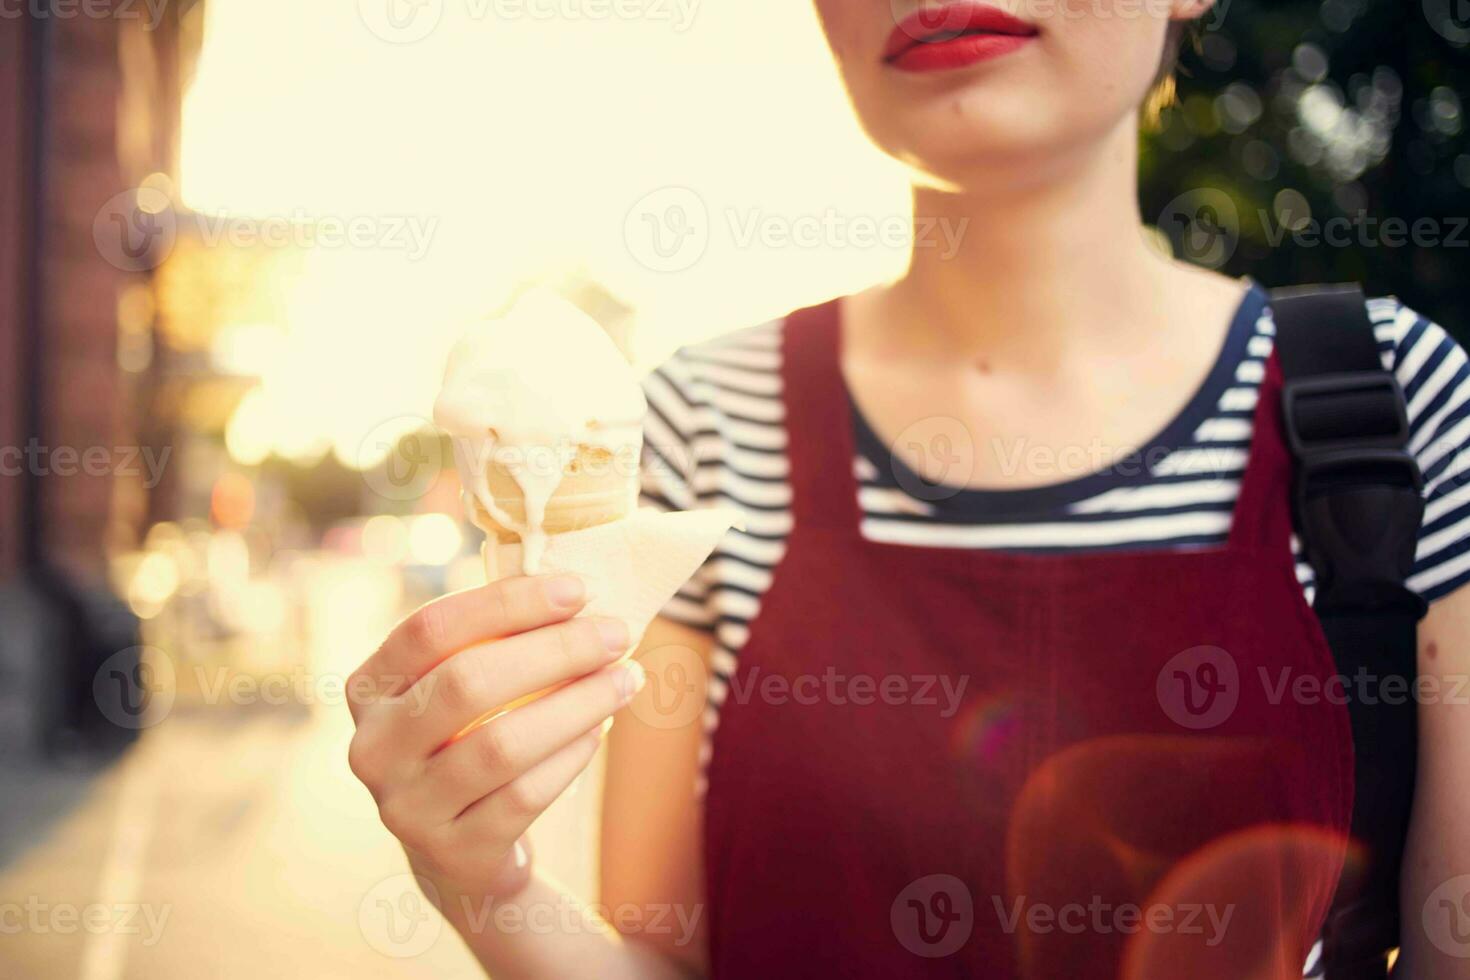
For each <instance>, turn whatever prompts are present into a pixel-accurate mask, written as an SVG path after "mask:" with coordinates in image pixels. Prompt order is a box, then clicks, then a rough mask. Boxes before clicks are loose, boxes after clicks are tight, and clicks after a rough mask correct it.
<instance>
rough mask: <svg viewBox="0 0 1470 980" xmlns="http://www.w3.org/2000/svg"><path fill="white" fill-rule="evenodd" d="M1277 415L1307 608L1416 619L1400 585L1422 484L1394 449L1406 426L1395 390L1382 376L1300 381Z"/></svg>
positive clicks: (1415, 531) (1412, 545) (1416, 607)
mask: <svg viewBox="0 0 1470 980" xmlns="http://www.w3.org/2000/svg"><path fill="white" fill-rule="evenodd" d="M1282 405H1283V416H1284V418H1283V421H1284V423H1285V425H1284V427H1285V430H1286V436H1287V439H1288V441H1289V442H1290V444H1291V449H1292V453H1293V454H1294V455H1295V456H1296V458H1297V461H1298V466H1297V482H1296V488H1295V489H1296V508H1297V519H1298V521H1299V522H1300V524H1301V528H1300V529H1301V531H1302V537H1303V539H1304V541H1305V542H1307V547H1308V548H1309V550H1310V552H1311V554H1309V555H1308V558H1309V559H1310V560H1311V562H1312V565H1313V566H1314V567H1315V568H1316V569H1317V577H1318V581H1317V602H1316V606H1317V608H1318V609H1319V610H1324V611H1326V610H1331V609H1341V608H1364V607H1368V608H1380V609H1381V608H1401V609H1403V610H1405V611H1406V612H1413V613H1415V614H1416V615H1419V614H1422V612H1423V601H1422V600H1421V599H1419V597H1418V596H1417V595H1416V594H1414V593H1413V592H1412V591H1410V590H1409V589H1407V588H1405V587H1404V580H1405V579H1406V578H1408V576H1409V574H1410V573H1411V572H1412V570H1413V567H1414V556H1415V551H1416V549H1417V547H1418V537H1419V524H1420V521H1421V520H1422V518H1423V515H1424V499H1423V496H1422V491H1423V487H1424V477H1423V474H1422V473H1421V472H1420V470H1419V464H1418V462H1417V460H1415V459H1414V457H1413V456H1412V455H1411V454H1410V453H1409V452H1408V451H1407V450H1406V449H1405V448H1404V447H1405V445H1406V444H1407V442H1408V437H1409V419H1408V410H1407V408H1406V407H1405V404H1404V396H1403V393H1402V390H1401V389H1400V388H1399V386H1398V382H1397V381H1396V380H1395V379H1394V377H1393V375H1391V374H1389V373H1388V372H1386V371H1363V372H1354V373H1351V374H1326V375H1318V376H1312V377H1306V378H1300V379H1296V380H1293V381H1290V382H1287V383H1286V385H1285V387H1284V389H1283V392H1282ZM1338 432H1342V433H1343V434H1342V435H1338V434H1337V433H1338ZM1351 433H1358V434H1357V435H1352V434H1351Z"/></svg>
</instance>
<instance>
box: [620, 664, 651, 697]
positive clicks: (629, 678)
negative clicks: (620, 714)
mask: <svg viewBox="0 0 1470 980" xmlns="http://www.w3.org/2000/svg"><path fill="white" fill-rule="evenodd" d="M647 680H648V673H647V672H646V671H644V669H643V665H642V664H640V663H639V662H638V661H636V660H629V661H628V662H627V663H626V664H624V665H623V676H622V677H620V678H618V684H619V686H620V688H621V689H622V694H623V704H627V703H628V702H629V701H631V700H633V698H634V696H635V695H637V693H638V692H639V691H641V690H643V685H644V683H645V682H646V681H647Z"/></svg>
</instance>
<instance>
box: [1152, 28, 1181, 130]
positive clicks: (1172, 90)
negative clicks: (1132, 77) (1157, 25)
mask: <svg viewBox="0 0 1470 980" xmlns="http://www.w3.org/2000/svg"><path fill="white" fill-rule="evenodd" d="M1192 26H1193V24H1192V22H1190V21H1185V20H1176V21H1174V22H1173V23H1172V24H1170V25H1169V34H1168V36H1167V37H1166V38H1165V39H1164V57H1163V60H1161V61H1160V62H1159V73H1158V74H1157V75H1156V76H1154V85H1153V88H1151V89H1149V93H1148V98H1147V99H1145V100H1144V103H1143V118H1144V121H1145V122H1147V123H1148V124H1149V125H1156V124H1157V123H1158V121H1159V116H1160V114H1161V113H1163V111H1164V110H1165V109H1167V108H1169V106H1171V105H1173V104H1174V102H1175V101H1176V99H1177V98H1178V94H1179V93H1178V87H1177V85H1176V83H1175V71H1176V69H1178V67H1179V55H1180V54H1181V53H1183V51H1184V41H1185V39H1186V38H1188V37H1189V34H1190V29H1191V28H1192Z"/></svg>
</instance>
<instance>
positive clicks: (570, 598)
mask: <svg viewBox="0 0 1470 980" xmlns="http://www.w3.org/2000/svg"><path fill="white" fill-rule="evenodd" d="M586 595H587V586H586V585H585V584H584V583H583V582H582V580H581V579H579V578H578V577H577V576H575V575H556V576H553V577H552V578H549V579H547V580H546V598H548V599H550V600H551V603H552V605H555V606H560V607H562V608H563V609H571V608H573V607H575V606H580V605H581V604H582V600H583V599H584V598H585V597H586Z"/></svg>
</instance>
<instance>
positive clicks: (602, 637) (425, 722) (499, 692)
mask: <svg viewBox="0 0 1470 980" xmlns="http://www.w3.org/2000/svg"><path fill="white" fill-rule="evenodd" d="M628 643H629V638H628V628H627V626H626V625H624V624H623V623H622V621H620V620H616V619H608V618H604V617H600V616H592V617H585V618H581V619H574V620H572V621H571V622H568V623H558V624H556V625H554V626H544V627H542V628H540V629H536V630H532V631H531V632H529V633H522V634H520V635H519V636H512V637H509V638H508V639H504V640H499V641H497V642H495V643H487V644H483V645H480V646H474V647H471V648H470V649H468V650H465V651H464V652H462V653H459V654H456V655H454V656H452V657H450V658H449V659H448V660H446V661H444V662H443V663H442V664H440V665H439V666H437V667H435V668H434V669H433V670H432V671H430V672H429V674H428V675H427V676H425V677H423V678H422V679H421V680H420V681H419V682H418V683H417V684H415V685H414V686H413V687H412V688H411V689H410V690H409V691H408V692H407V694H405V695H404V697H403V698H401V699H400V700H398V701H397V702H395V703H394V704H392V705H391V706H386V705H385V706H384V714H383V724H384V725H385V726H386V733H385V737H386V738H388V739H389V740H391V741H392V742H393V744H396V745H400V746H402V747H403V748H404V749H405V750H406V751H408V752H410V753H412V754H415V755H418V756H419V757H422V758H427V757H428V756H429V755H431V754H433V753H434V752H435V751H437V750H438V749H440V748H441V747H443V746H445V745H446V744H447V743H448V742H450V741H451V740H452V739H454V738H455V736H458V735H461V734H463V733H465V731H466V729H468V728H470V727H471V726H473V725H474V724H476V723H477V722H479V721H481V720H482V719H484V718H486V717H488V716H489V715H492V714H494V713H495V712H496V711H499V710H501V709H503V708H505V707H507V706H508V705H510V704H511V702H513V701H515V700H516V699H518V698H522V697H525V696H526V695H529V694H535V693H536V692H538V691H541V690H544V689H546V688H548V687H551V686H552V685H554V684H557V683H560V682H562V681H567V680H572V679H575V678H578V677H582V676H583V675H585V674H590V673H592V672H593V671H595V670H597V669H598V668H600V667H603V666H606V665H607V664H609V663H611V662H612V661H613V660H615V659H617V658H618V656H620V655H621V654H622V653H623V652H624V651H626V650H627V649H628ZM583 727H584V728H585V727H587V726H583Z"/></svg>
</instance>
